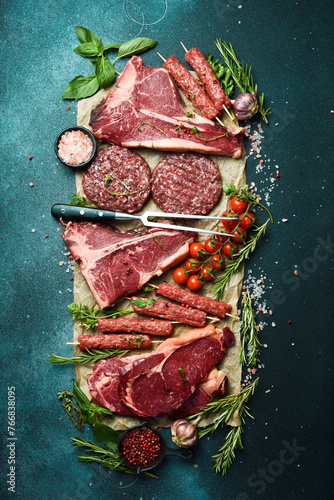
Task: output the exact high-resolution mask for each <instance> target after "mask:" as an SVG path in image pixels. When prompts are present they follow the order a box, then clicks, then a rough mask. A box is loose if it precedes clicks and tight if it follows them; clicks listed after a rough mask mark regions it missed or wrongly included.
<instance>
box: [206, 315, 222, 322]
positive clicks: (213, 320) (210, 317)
mask: <svg viewBox="0 0 334 500" xmlns="http://www.w3.org/2000/svg"><path fill="white" fill-rule="evenodd" d="M207 318H208V319H211V320H212V322H213V323H217V321H220V318H217V317H215V318H213V317H212V316H207Z"/></svg>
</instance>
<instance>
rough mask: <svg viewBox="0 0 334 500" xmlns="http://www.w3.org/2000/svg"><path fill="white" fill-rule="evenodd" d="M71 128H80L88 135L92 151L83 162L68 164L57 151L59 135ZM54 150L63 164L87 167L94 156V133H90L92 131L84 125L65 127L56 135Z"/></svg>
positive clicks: (72, 166) (73, 166)
mask: <svg viewBox="0 0 334 500" xmlns="http://www.w3.org/2000/svg"><path fill="white" fill-rule="evenodd" d="M71 130H81V131H82V132H83V133H84V134H86V135H88V137H89V138H90V140H91V141H92V143H93V151H92V154H91V156H90V158H89V159H88V160H87V161H85V162H84V163H78V164H77V165H70V164H69V163H67V162H66V161H64V160H63V159H62V158H61V156H60V155H59V152H58V143H59V140H60V138H61V136H62V135H63V134H65V132H68V131H71ZM55 152H56V155H57V158H58V160H60V161H61V162H62V163H63V164H64V165H67V166H68V167H71V168H83V167H87V165H89V163H90V162H91V161H92V159H93V158H94V156H95V153H96V139H95V137H94V135H93V134H92V132H91V131H90V130H88V129H87V128H85V127H79V126H73V127H67V128H65V129H64V130H62V131H61V132H60V133H59V134H58V135H57V138H56V140H55Z"/></svg>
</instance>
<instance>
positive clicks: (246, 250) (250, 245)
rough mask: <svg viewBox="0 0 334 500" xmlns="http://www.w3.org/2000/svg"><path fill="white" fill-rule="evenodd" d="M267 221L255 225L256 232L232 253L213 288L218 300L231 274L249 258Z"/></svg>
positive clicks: (262, 233)
mask: <svg viewBox="0 0 334 500" xmlns="http://www.w3.org/2000/svg"><path fill="white" fill-rule="evenodd" d="M268 222H269V219H268V220H267V222H265V223H264V224H262V226H260V227H256V228H255V229H254V231H255V233H256V234H254V235H253V236H252V237H251V238H250V239H249V241H248V242H247V243H246V244H245V246H244V247H242V248H240V250H239V251H238V252H237V253H235V254H233V255H232V257H231V261H230V262H229V264H227V266H226V269H225V272H224V274H223V275H222V278H221V279H220V281H218V283H217V286H216V287H215V289H214V295H215V297H217V298H218V300H221V298H222V296H223V293H224V289H225V286H226V285H227V284H228V283H229V281H230V279H231V278H232V276H233V275H234V274H235V273H236V272H238V270H239V269H240V267H241V265H242V264H243V262H245V260H247V259H249V256H250V254H251V253H252V252H254V250H255V247H256V244H257V242H258V240H259V239H260V238H261V236H263V235H264V234H265V232H266V229H267V225H268Z"/></svg>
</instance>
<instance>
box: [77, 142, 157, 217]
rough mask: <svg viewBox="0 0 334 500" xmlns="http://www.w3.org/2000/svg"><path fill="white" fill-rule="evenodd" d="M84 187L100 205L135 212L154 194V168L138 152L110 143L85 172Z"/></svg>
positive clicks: (86, 193)
mask: <svg viewBox="0 0 334 500" xmlns="http://www.w3.org/2000/svg"><path fill="white" fill-rule="evenodd" d="M82 186H83V189H84V192H85V195H86V196H87V197H88V198H89V199H90V200H91V201H92V202H93V203H95V205H97V206H98V207H99V208H104V209H107V210H115V211H118V212H128V213H132V212H136V211H137V210H140V209H141V208H142V206H143V205H144V203H145V201H146V200H147V198H148V197H149V195H150V191H151V171H150V168H149V166H148V165H147V163H146V161H145V160H144V159H143V158H142V157H141V156H139V155H138V154H137V153H135V152H134V151H130V150H129V149H127V148H122V147H121V146H116V145H111V146H106V147H105V148H102V149H100V151H99V152H98V153H97V155H96V157H95V159H94V160H93V162H92V164H91V165H90V167H89V168H88V170H87V171H86V173H85V174H84V176H83V179H82ZM112 193H113V194H112ZM128 193H130V194H128Z"/></svg>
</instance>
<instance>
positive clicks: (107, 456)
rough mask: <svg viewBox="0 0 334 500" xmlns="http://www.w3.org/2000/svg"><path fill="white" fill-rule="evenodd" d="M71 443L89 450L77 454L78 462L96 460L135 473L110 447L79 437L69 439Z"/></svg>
mask: <svg viewBox="0 0 334 500" xmlns="http://www.w3.org/2000/svg"><path fill="white" fill-rule="evenodd" d="M71 443H72V445H73V446H74V447H84V448H85V450H84V451H86V452H91V453H92V454H91V455H86V454H81V455H79V456H78V460H79V461H80V462H97V463H99V464H102V465H103V466H104V467H107V468H108V469H112V470H118V471H120V472H126V473H127V474H135V472H134V471H132V470H131V469H129V468H128V467H126V466H125V465H124V464H123V463H122V461H121V459H120V457H119V455H118V453H117V451H114V450H112V449H110V448H109V447H107V446H103V447H102V446H99V445H98V444H96V443H94V442H93V441H85V440H84V439H81V438H80V437H75V438H72V439H71ZM142 475H144V476H147V477H153V478H156V477H157V476H156V475H155V474H153V473H152V472H148V471H147V472H142Z"/></svg>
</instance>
